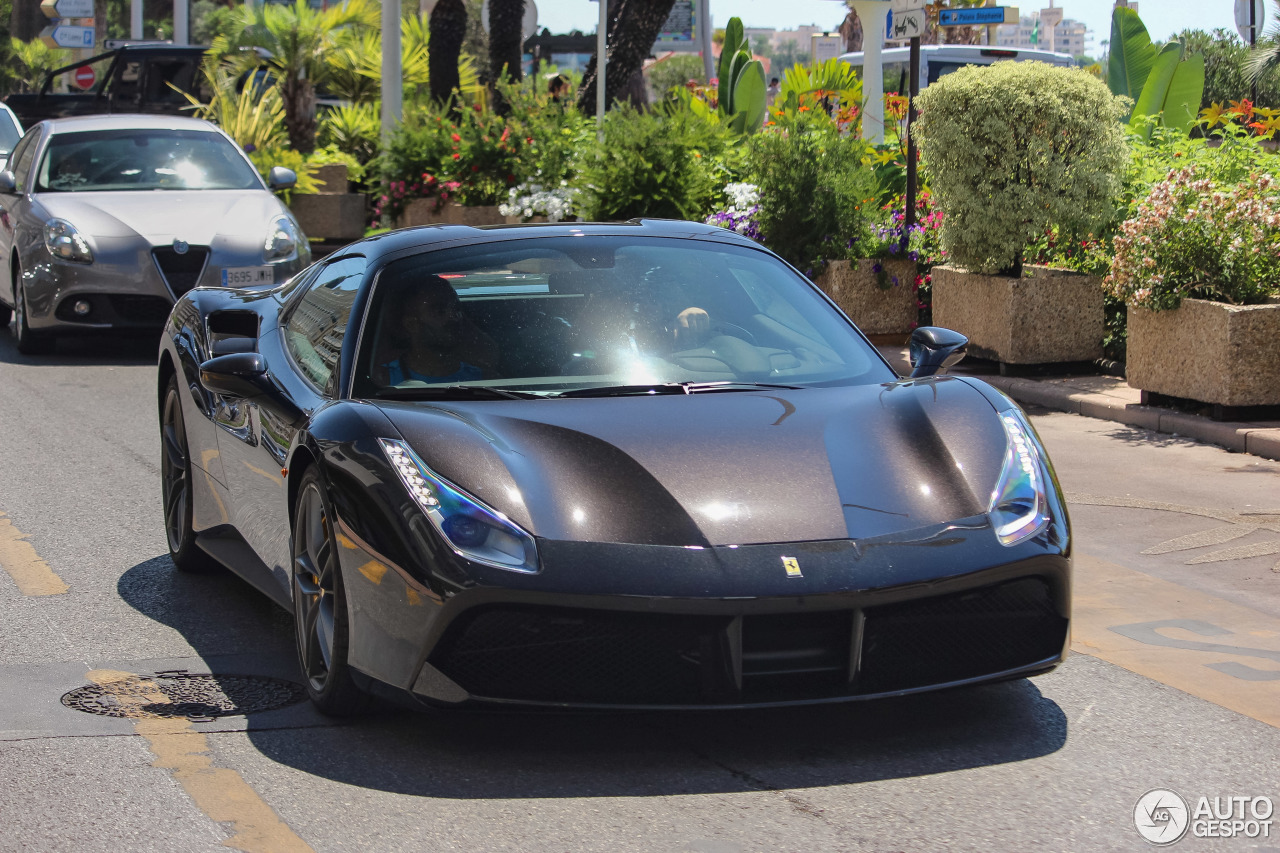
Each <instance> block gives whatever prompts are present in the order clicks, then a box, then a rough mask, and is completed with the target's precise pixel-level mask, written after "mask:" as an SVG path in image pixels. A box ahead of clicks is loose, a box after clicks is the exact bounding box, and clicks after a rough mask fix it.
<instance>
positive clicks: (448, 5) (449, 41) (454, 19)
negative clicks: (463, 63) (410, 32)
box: [430, 0, 467, 104]
mask: <svg viewBox="0 0 1280 853" xmlns="http://www.w3.org/2000/svg"><path fill="white" fill-rule="evenodd" d="M430 30H431V52H430V66H431V81H430V84H431V97H432V99H433V100H435V101H438V102H440V103H442V104H445V103H448V102H449V99H450V98H452V97H453V92H454V90H455V89H457V88H458V85H459V82H460V81H459V78H458V60H459V58H460V57H461V56H462V40H463V39H465V38H466V37H467V7H466V6H465V5H463V3H462V0H439V2H438V3H436V5H435V8H434V9H432V10H431V19H430Z"/></svg>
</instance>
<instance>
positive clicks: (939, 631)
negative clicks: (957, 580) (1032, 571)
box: [858, 578, 1067, 693]
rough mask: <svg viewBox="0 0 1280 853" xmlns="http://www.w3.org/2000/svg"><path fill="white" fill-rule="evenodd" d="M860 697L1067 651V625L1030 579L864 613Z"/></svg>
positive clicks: (1045, 590) (1042, 586) (1041, 586)
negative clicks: (1065, 644)
mask: <svg viewBox="0 0 1280 853" xmlns="http://www.w3.org/2000/svg"><path fill="white" fill-rule="evenodd" d="M866 617H867V621H866V627H865V628H864V631H863V639H862V668H861V670H860V671H859V674H858V692H860V693H881V692H884V691H888V690H909V689H911V688H913V687H927V686H928V685H930V684H944V683H946V682H948V681H960V680H962V679H966V678H977V677H979V676H982V675H988V674H992V673H997V672H1004V671H1005V670H1010V669H1016V668H1017V667H1020V666H1027V665H1029V664H1033V663H1035V662H1037V661H1041V660H1044V659H1045V658H1049V657H1053V656H1054V655H1057V654H1059V653H1060V652H1061V651H1062V647H1063V644H1064V643H1065V642H1066V635H1067V620H1066V619H1064V618H1062V617H1061V616H1059V615H1058V611H1057V609H1056V608H1055V607H1054V605H1053V599H1052V597H1051V594H1050V591H1049V585H1048V584H1047V583H1045V582H1044V581H1043V580H1041V579H1040V578H1025V579H1023V580H1019V581H1013V582H1011V583H1006V584H1001V585H999V586H994V587H987V588H985V589H978V590H974V591H972V592H965V593H959V594H955V595H945V596H939V597H937V598H931V599H926V600H923V601H913V602H907V603H903V604H895V605H891V606H888V607H877V608H872V609H870V610H868V611H867V613H866Z"/></svg>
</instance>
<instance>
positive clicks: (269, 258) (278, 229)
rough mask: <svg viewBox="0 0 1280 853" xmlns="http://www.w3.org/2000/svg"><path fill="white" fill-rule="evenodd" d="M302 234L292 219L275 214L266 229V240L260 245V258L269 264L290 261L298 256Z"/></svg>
mask: <svg viewBox="0 0 1280 853" xmlns="http://www.w3.org/2000/svg"><path fill="white" fill-rule="evenodd" d="M302 240H303V238H302V234H301V232H300V231H299V230H298V226H297V225H295V224H294V222H293V220H292V219H290V218H289V217H287V216H277V217H276V218H275V219H274V220H272V222H271V226H270V228H269V229H268V231H267V242H266V243H265V244H263V247H262V259H263V260H264V261H266V262H267V263H269V264H278V263H280V262H282V261H292V260H293V259H294V258H296V257H298V246H300V245H301V244H302Z"/></svg>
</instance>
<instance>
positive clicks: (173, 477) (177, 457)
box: [160, 376, 218, 573]
mask: <svg viewBox="0 0 1280 853" xmlns="http://www.w3.org/2000/svg"><path fill="white" fill-rule="evenodd" d="M160 497H161V501H162V503H163V505H164V530H165V536H166V538H167V539H168V540H169V557H170V559H172V560H173V564H174V565H175V566H177V567H178V570H179V571H183V572H192V573H204V572H209V571H213V570H214V569H216V568H217V567H218V564H217V562H216V561H215V560H214V559H213V558H212V557H210V556H209V555H208V554H206V553H205V552H204V551H202V550H201V549H200V546H199V545H197V544H196V534H195V530H194V529H193V526H192V523H191V497H192V486H191V455H190V454H189V453H188V452H187V428H186V422H185V421H184V420H183V417H182V392H181V390H180V389H179V388H178V378H177V376H170V377H169V384H168V385H166V386H165V391H164V398H163V399H162V400H161V402H160Z"/></svg>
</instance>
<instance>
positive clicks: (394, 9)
mask: <svg viewBox="0 0 1280 853" xmlns="http://www.w3.org/2000/svg"><path fill="white" fill-rule="evenodd" d="M401 76H402V75H401V68H400V0H382V142H383V145H386V143H387V142H388V141H390V139H391V131H392V129H393V128H395V126H396V122H398V121H400V114H401V112H402V101H403V97H404V88H403V81H402V80H401Z"/></svg>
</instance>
